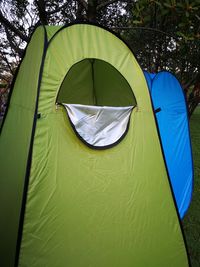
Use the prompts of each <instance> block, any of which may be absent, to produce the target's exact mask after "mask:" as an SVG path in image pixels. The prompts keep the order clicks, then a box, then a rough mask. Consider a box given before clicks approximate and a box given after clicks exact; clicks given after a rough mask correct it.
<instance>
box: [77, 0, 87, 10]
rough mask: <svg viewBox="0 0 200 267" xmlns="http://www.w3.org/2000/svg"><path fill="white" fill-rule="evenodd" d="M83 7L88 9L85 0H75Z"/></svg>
mask: <svg viewBox="0 0 200 267" xmlns="http://www.w3.org/2000/svg"><path fill="white" fill-rule="evenodd" d="M77 1H78V2H79V3H80V4H81V5H82V6H83V7H84V8H85V10H88V4H87V3H86V2H85V0H77Z"/></svg>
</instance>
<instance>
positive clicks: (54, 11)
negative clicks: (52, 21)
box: [46, 2, 69, 15]
mask: <svg viewBox="0 0 200 267" xmlns="http://www.w3.org/2000/svg"><path fill="white" fill-rule="evenodd" d="M68 5H69V3H68V2H67V3H65V4H63V5H62V6H60V7H58V8H56V9H55V10H52V11H46V13H47V14H48V15H52V14H55V13H57V12H59V11H60V10H61V9H64V8H65V7H66V6H68Z"/></svg>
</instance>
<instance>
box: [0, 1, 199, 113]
mask: <svg viewBox="0 0 200 267" xmlns="http://www.w3.org/2000/svg"><path fill="white" fill-rule="evenodd" d="M199 10H200V4H199V0H196V1H188V0H181V1H175V0H165V1H161V0H158V1H155V0H124V1H123V0H121V1H119V0H59V1H55V0H51V1H50V0H35V1H33V0H23V1H22V0H2V1H1V3H0V36H1V40H2V42H1V44H0V59H1V66H0V70H1V71H0V75H1V76H0V78H1V77H2V76H3V77H2V78H4V79H7V80H8V83H10V80H11V77H12V76H13V74H14V72H15V69H16V66H17V65H18V63H19V61H20V59H21V57H22V55H23V51H24V48H25V46H26V44H27V42H28V40H29V38H30V35H31V33H32V31H33V29H34V27H35V25H37V24H38V23H43V24H50V25H51V24H67V23H70V22H73V21H89V22H94V23H99V24H101V25H103V26H106V27H108V28H111V29H113V30H114V31H116V32H117V33H118V34H120V35H121V36H122V38H124V39H125V40H126V41H127V42H128V43H129V45H130V46H131V47H132V50H133V51H134V54H135V55H136V57H137V59H138V61H139V63H140V64H141V66H142V68H144V69H147V70H149V71H158V70H161V69H167V70H170V71H172V72H173V73H175V74H176V75H177V76H178V77H179V79H180V81H181V83H182V85H183V87H184V89H185V91H186V93H187V95H188V107H189V109H190V113H192V112H193V110H194V109H195V107H196V106H197V104H198V102H200V85H199V81H200V77H199V72H200V60H199V59H200V17H199Z"/></svg>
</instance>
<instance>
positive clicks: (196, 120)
mask: <svg viewBox="0 0 200 267" xmlns="http://www.w3.org/2000/svg"><path fill="white" fill-rule="evenodd" d="M190 131H191V139H192V151H193V160H194V192H193V197H192V202H191V205H190V208H189V210H188V212H187V214H186V216H185V218H184V220H183V229H184V232H185V237H186V242H187V245H188V251H189V255H190V260H191V267H199V266H200V106H199V107H198V108H197V109H196V110H195V112H194V114H193V115H192V117H191V119H190Z"/></svg>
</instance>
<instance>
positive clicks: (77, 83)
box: [57, 59, 136, 148]
mask: <svg viewBox="0 0 200 267" xmlns="http://www.w3.org/2000/svg"><path fill="white" fill-rule="evenodd" d="M57 103H60V104H62V105H63V106H64V108H65V109H66V111H67V114H68V117H69V119H70V122H71V124H72V126H73V129H74V131H75V132H76V134H77V135H78V136H79V137H80V139H81V140H82V141H83V142H85V143H86V144H88V145H89V146H92V147H96V148H97V147H98V148H106V147H110V146H111V145H113V144H116V143H118V142H119V141H120V140H121V139H122V138H123V137H124V136H125V134H126V132H127V129H128V124H129V118H130V115H131V112H132V109H133V108H134V107H135V106H136V100H135V97H134V94H133V91H132V89H131V87H130V85H129V84H128V82H127V81H126V80H125V78H124V77H123V76H122V75H121V74H120V73H119V72H118V71H117V70H116V69H115V68H114V67H113V66H111V65H110V64H109V63H107V62H105V61H102V60H99V59H85V60H82V61H80V62H78V63H77V64H75V65H74V66H72V68H71V69H70V70H69V72H68V73H67V75H66V76H65V78H64V80H63V82H62V85H61V87H60V90H59V93H58V97H57Z"/></svg>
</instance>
